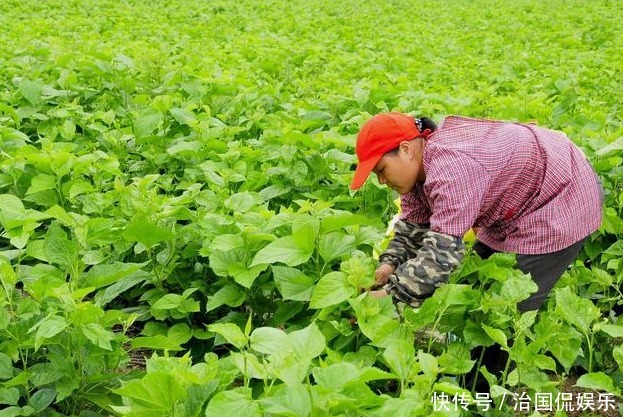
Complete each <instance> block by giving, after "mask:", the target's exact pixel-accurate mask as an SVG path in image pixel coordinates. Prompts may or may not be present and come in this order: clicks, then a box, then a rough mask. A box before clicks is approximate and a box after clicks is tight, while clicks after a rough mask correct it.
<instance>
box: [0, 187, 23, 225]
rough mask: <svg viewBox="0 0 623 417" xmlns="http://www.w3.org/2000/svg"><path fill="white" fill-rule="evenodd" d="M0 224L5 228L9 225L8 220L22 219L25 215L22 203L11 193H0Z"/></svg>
mask: <svg viewBox="0 0 623 417" xmlns="http://www.w3.org/2000/svg"><path fill="white" fill-rule="evenodd" d="M0 201H2V204H0V224H2V225H3V226H4V227H5V228H8V227H9V222H11V221H14V220H17V219H22V218H24V216H25V215H26V208H25V207H24V203H22V200H20V199H19V198H18V197H17V196H14V195H13V194H0Z"/></svg>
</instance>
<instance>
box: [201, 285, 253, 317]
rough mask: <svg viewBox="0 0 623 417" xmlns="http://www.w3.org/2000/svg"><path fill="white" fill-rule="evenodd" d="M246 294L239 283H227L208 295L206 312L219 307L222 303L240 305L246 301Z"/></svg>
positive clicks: (230, 305)
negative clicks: (211, 294)
mask: <svg viewBox="0 0 623 417" xmlns="http://www.w3.org/2000/svg"><path fill="white" fill-rule="evenodd" d="M245 300H246V295H245V293H244V292H243V291H241V290H240V288H239V287H238V286H237V285H225V286H224V287H221V288H220V289H219V290H218V291H217V292H216V293H215V294H214V295H213V296H211V297H208V302H207V303H206V312H209V311H212V310H215V309H217V308H218V307H220V306H222V305H227V306H229V307H238V306H240V305H242V303H244V301H245Z"/></svg>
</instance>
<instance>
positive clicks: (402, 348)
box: [383, 339, 416, 380]
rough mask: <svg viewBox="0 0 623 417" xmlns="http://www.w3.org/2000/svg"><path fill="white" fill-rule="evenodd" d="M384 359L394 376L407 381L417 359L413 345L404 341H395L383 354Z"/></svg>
mask: <svg viewBox="0 0 623 417" xmlns="http://www.w3.org/2000/svg"><path fill="white" fill-rule="evenodd" d="M383 358H384V359H385V361H386V362H387V365H388V366H389V369H390V370H391V371H392V372H393V373H394V375H396V377H398V378H399V379H401V380H405V379H406V378H407V377H408V376H409V374H410V373H411V369H412V367H413V364H414V363H415V359H416V356H415V348H414V347H413V343H412V342H409V341H407V340H404V339H394V340H392V341H391V343H390V344H389V345H388V346H387V347H386V349H385V351H384V352H383Z"/></svg>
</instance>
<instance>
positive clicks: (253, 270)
mask: <svg viewBox="0 0 623 417" xmlns="http://www.w3.org/2000/svg"><path fill="white" fill-rule="evenodd" d="M267 268H268V265H267V264H259V265H255V266H247V265H245V264H244V263H235V264H232V265H229V267H228V272H229V275H231V276H232V277H233V278H234V281H236V282H237V283H238V284H240V285H242V286H243V287H245V288H251V287H252V286H253V283H254V282H255V279H256V278H257V277H258V276H259V275H260V274H261V273H262V272H264V271H265V270H266V269H267Z"/></svg>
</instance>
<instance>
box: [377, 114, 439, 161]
mask: <svg viewBox="0 0 623 417" xmlns="http://www.w3.org/2000/svg"><path fill="white" fill-rule="evenodd" d="M415 125H416V126H417V128H418V130H419V131H420V132H424V131H425V130H427V129H428V130H430V131H431V132H434V131H436V130H437V123H435V122H434V121H433V119H431V118H430V117H426V116H418V117H416V118H415ZM399 148H400V147H399V146H396V147H395V148H394V149H392V150H391V151H388V152H386V153H385V154H386V155H387V154H390V155H396V154H397V153H398V149H399Z"/></svg>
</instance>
